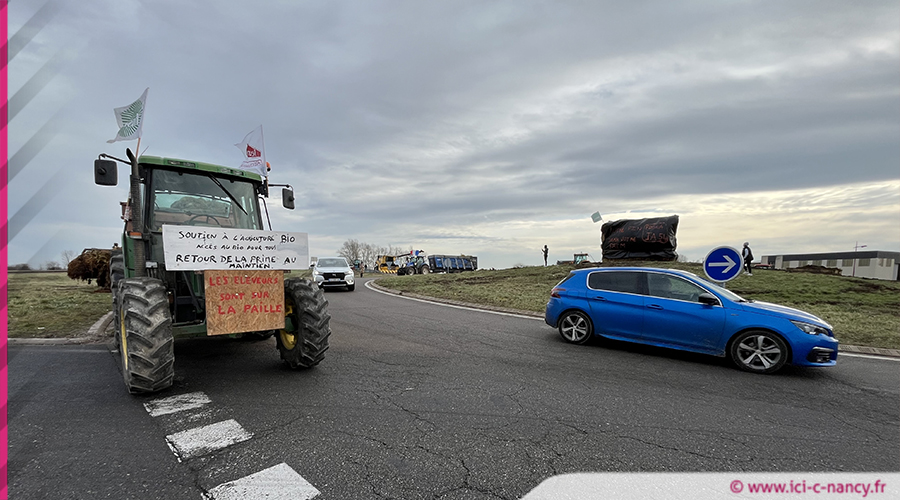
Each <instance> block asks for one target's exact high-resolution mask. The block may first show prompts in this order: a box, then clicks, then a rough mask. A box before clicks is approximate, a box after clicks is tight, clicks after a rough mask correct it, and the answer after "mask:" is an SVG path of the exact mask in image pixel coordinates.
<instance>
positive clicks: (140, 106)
mask: <svg viewBox="0 0 900 500" xmlns="http://www.w3.org/2000/svg"><path fill="white" fill-rule="evenodd" d="M148 90H150V87H147V89H146V90H144V93H143V94H141V97H139V98H138V100H137V101H134V102H133V103H131V104H129V105H128V106H122V107H121V108H115V109H113V112H114V113H115V114H116V122H118V124H119V132H118V133H117V134H116V136H115V137H114V138H113V139H111V140H108V141H106V142H108V143H113V142H117V141H133V140H134V139H140V138H141V132H142V131H143V129H144V111H145V110H146V109H147V91H148Z"/></svg>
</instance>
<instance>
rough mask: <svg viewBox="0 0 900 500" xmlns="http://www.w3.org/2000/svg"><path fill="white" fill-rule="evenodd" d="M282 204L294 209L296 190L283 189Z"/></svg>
mask: <svg viewBox="0 0 900 500" xmlns="http://www.w3.org/2000/svg"><path fill="white" fill-rule="evenodd" d="M281 204H282V205H284V208H286V209H288V210H293V209H294V191H293V190H291V189H288V188H282V189H281Z"/></svg>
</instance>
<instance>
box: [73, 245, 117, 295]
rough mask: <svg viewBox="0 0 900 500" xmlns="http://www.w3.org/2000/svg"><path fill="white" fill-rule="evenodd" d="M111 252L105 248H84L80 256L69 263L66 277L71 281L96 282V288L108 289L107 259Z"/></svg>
mask: <svg viewBox="0 0 900 500" xmlns="http://www.w3.org/2000/svg"><path fill="white" fill-rule="evenodd" d="M111 255H112V251H111V250H109V249H106V248H85V249H84V251H83V252H81V255H79V256H78V257H75V258H74V259H72V261H71V262H69V268H68V270H67V272H66V275H67V276H68V277H69V278H71V279H73V280H81V281H87V282H88V283H90V282H91V280H97V286H99V287H102V288H108V287H109V258H110V256H111Z"/></svg>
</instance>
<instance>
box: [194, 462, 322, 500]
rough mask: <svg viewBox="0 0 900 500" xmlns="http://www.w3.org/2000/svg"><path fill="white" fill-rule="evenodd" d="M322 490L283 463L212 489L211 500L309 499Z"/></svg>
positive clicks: (210, 492) (208, 495) (207, 496)
mask: <svg viewBox="0 0 900 500" xmlns="http://www.w3.org/2000/svg"><path fill="white" fill-rule="evenodd" d="M319 493H320V492H319V490H317V489H316V487H315V486H313V485H311V484H310V483H309V482H308V481H307V480H306V479H303V476H301V475H300V474H297V472H295V471H294V469H292V468H291V467H290V466H289V465H288V464H285V463H280V464H278V465H276V466H274V467H269V468H268V469H265V470H261V471H259V472H257V473H254V474H250V475H249V476H246V477H242V478H241V479H238V480H236V481H231V482H228V483H223V484H220V485H218V486H216V487H215V488H213V489H211V490H209V494H207V495H205V497H206V498H207V499H209V500H263V499H265V500H309V499H310V498H314V497H316V496H318V495H319Z"/></svg>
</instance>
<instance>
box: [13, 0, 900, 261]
mask: <svg viewBox="0 0 900 500" xmlns="http://www.w3.org/2000/svg"><path fill="white" fill-rule="evenodd" d="M23 27H24V28H23ZM9 33H10V37H11V38H14V37H15V35H17V34H19V38H18V42H19V44H20V45H15V44H13V43H10V63H9V96H10V126H9V154H10V157H11V161H10V182H9V217H10V241H9V262H10V263H11V264H14V263H19V262H30V263H31V264H32V265H41V264H44V263H45V262H47V261H49V260H56V261H59V260H60V253H61V252H62V251H64V250H74V251H76V252H80V251H81V250H82V249H83V248H87V247H105V248H109V247H110V246H111V245H112V243H113V242H116V241H119V240H120V237H121V231H122V226H121V221H120V219H119V217H118V215H119V208H118V202H119V201H123V200H125V199H126V197H127V177H126V174H127V171H126V169H125V168H121V169H120V182H119V186H117V187H101V186H97V185H95V184H94V183H93V173H92V167H93V160H94V159H95V158H97V155H98V154H100V153H104V152H105V153H108V154H112V155H115V156H120V157H124V154H125V147H129V146H130V147H132V148H133V147H134V146H135V142H133V141H132V142H118V143H115V144H107V143H106V141H107V140H108V139H111V138H113V137H114V136H115V134H116V131H117V125H116V122H115V116H114V115H113V108H115V107H119V106H125V105H127V104H129V103H131V102H132V101H134V100H135V99H137V98H138V97H139V96H140V95H141V93H142V92H143V91H144V89H145V88H147V87H149V88H150V91H149V95H148V102H147V114H146V117H145V124H144V130H143V139H142V141H141V149H142V150H144V148H146V154H153V155H158V156H168V157H175V158H183V159H192V160H197V161H206V162H211V163H218V164H222V165H228V166H237V165H239V164H240V162H241V155H240V151H239V150H238V149H237V148H235V146H234V144H235V143H237V142H240V141H241V140H242V139H243V137H244V136H245V135H246V134H247V133H248V132H250V131H251V130H253V129H254V128H256V127H257V126H259V125H262V126H263V130H264V134H265V145H266V156H267V159H268V160H269V162H270V163H271V164H272V177H271V180H272V182H276V183H289V184H291V185H293V186H294V188H295V191H296V198H297V208H296V210H294V211H287V210H284V209H283V208H281V207H280V204H279V202H278V201H277V200H276V199H275V198H273V199H272V202H270V204H269V205H270V207H269V212H270V215H271V217H272V224H273V227H274V228H275V229H279V230H288V231H300V232H307V233H309V240H310V254H311V255H313V256H325V255H329V254H332V255H333V254H335V253H336V252H337V250H338V249H339V248H340V247H341V244H342V243H343V242H344V241H345V240H347V239H351V238H353V239H357V240H359V241H361V242H367V243H373V244H377V245H383V246H387V245H393V246H399V247H403V248H409V247H415V248H416V249H422V250H425V251H427V252H429V253H467V254H474V255H478V256H479V261H480V264H481V266H482V267H497V268H503V267H510V266H513V265H517V264H524V265H537V264H539V263H541V262H542V257H541V252H540V249H541V247H542V246H543V245H545V244H546V245H548V246H549V248H550V260H551V261H555V260H557V259H571V258H572V254H573V253H581V252H586V253H589V254H591V256H592V257H594V259H595V260H599V259H600V258H601V251H600V224H594V223H593V222H592V221H591V218H590V216H591V214H592V213H594V212H595V211H600V213H601V214H603V217H604V219H605V220H615V219H622V218H642V217H651V216H665V215H671V214H678V215H679V216H680V226H679V228H678V253H679V254H681V255H683V256H685V257H687V258H688V259H691V260H698V261H699V260H701V259H702V258H703V257H704V256H705V255H706V253H707V252H708V251H709V250H711V249H712V248H714V247H717V246H720V245H732V246H735V247H740V245H741V243H742V242H743V241H749V242H750V243H751V246H752V247H753V249H754V253H755V254H756V256H757V258H759V257H760V256H762V255H772V254H778V253H800V252H819V251H848V250H852V249H853V248H854V246H855V245H856V244H859V245H867V247H868V249H873V250H891V251H900V231H898V227H900V226H898V222H900V3H898V2H897V1H896V0H885V1H872V2H865V1H861V2H852V3H850V2H846V1H845V0H840V1H827V0H811V1H787V2H777V1H769V2H759V1H740V0H727V1H723V0H709V1H678V2H672V1H659V2H621V1H614V2H613V1H610V2H601V1H596V2H584V1H568V2H567V1H559V2H545V1H540V2H539V1H522V0H516V1H508V2H486V1H470V2H467V1H443V2H438V1H435V2H415V1H396V2H395V1H359V2H343V1H327V2H326V1H322V2H299V1H288V0H282V1H274V0H271V1H263V0H261V1H255V2H244V1H241V2H237V1H230V2H229V1H222V0H219V1H193V0H192V1H184V0H153V1H149V0H148V1H134V0H82V1H79V2H50V3H46V4H45V3H43V2H42V1H32V2H10V4H9ZM26 35H27V36H26ZM23 40H24V41H26V42H27V43H24V42H23ZM29 141H31V142H29ZM16 155H18V156H16Z"/></svg>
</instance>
